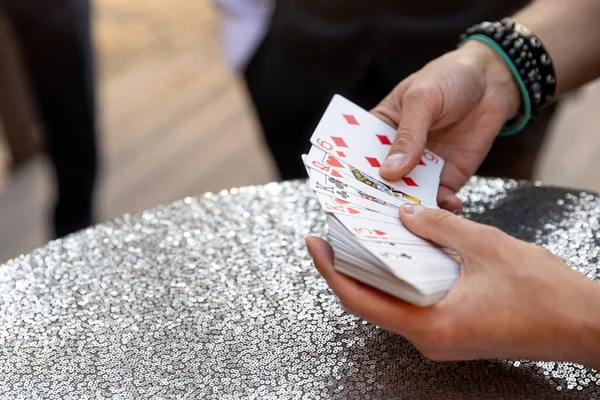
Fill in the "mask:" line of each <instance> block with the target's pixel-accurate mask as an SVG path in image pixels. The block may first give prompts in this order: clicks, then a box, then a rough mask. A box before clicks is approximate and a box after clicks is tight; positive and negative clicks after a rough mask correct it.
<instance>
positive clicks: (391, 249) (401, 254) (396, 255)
mask: <svg viewBox="0 0 600 400" xmlns="http://www.w3.org/2000/svg"><path fill="white" fill-rule="evenodd" d="M361 244H362V245H363V246H364V248H365V249H367V250H369V252H370V253H371V254H373V255H374V256H375V257H377V258H379V259H381V260H382V261H383V262H384V263H386V264H387V265H390V264H392V263H399V264H402V263H405V264H406V265H411V266H415V265H422V266H423V267H427V266H429V265H437V266H440V267H441V268H444V267H445V266H456V265H458V263H457V262H456V260H454V259H453V258H452V257H450V256H449V255H448V254H446V253H444V251H443V250H441V249H439V248H437V247H433V246H431V247H420V246H410V245H404V244H399V245H395V244H391V243H378V242H374V241H361Z"/></svg>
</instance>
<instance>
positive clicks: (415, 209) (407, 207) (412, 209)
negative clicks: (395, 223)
mask: <svg viewBox="0 0 600 400" xmlns="http://www.w3.org/2000/svg"><path fill="white" fill-rule="evenodd" d="M400 208H402V211H404V212H405V213H406V214H411V215H417V214H418V213H420V212H421V211H423V210H424V209H425V207H423V206H422V205H419V204H404V205H402V206H401V207H400Z"/></svg>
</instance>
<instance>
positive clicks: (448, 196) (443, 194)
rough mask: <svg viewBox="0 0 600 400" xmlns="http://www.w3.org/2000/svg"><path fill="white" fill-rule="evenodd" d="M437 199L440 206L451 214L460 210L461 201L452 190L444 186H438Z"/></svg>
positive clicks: (458, 212)
mask: <svg viewBox="0 0 600 400" xmlns="http://www.w3.org/2000/svg"><path fill="white" fill-rule="evenodd" d="M437 201H438V204H439V206H440V208H442V209H444V210H448V211H450V212H451V213H452V214H456V215H458V214H460V212H461V211H462V207H463V204H462V201H460V199H459V198H458V197H456V193H455V191H454V190H452V189H450V188H448V187H446V186H440V188H439V189H438V195H437Z"/></svg>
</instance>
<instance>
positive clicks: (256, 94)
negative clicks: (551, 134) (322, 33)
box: [244, 12, 554, 180]
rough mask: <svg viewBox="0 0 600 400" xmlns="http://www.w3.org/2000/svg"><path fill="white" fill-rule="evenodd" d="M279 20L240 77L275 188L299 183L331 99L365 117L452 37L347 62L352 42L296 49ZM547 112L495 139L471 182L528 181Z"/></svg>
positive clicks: (299, 39) (298, 39)
mask: <svg viewBox="0 0 600 400" xmlns="http://www.w3.org/2000/svg"><path fill="white" fill-rule="evenodd" d="M285 18H286V17H285V16H283V17H281V16H279V15H278V14H277V12H276V13H275V17H274V22H273V24H274V26H275V28H272V29H271V31H270V32H269V33H268V34H267V36H266V38H265V39H264V41H263V43H262V44H261V45H260V47H259V48H258V50H257V52H256V54H255V55H254V57H253V58H252V59H251V61H250V63H249V64H248V66H247V67H246V69H245V71H244V77H245V80H246V84H247V87H248V91H249V93H250V97H251V98H252V101H253V103H254V107H255V110H256V113H257V116H258V118H259V120H260V123H261V125H262V128H263V134H264V138H265V141H266V143H267V146H268V147H269V149H270V151H271V153H272V155H273V158H274V159H275V162H276V165H277V167H278V170H279V173H280V176H281V179H283V180H287V179H297V178H304V177H306V170H305V168H304V166H303V164H302V161H301V159H300V155H301V154H302V153H304V152H307V151H308V149H309V148H310V142H309V139H310V136H311V134H312V132H313V130H314V129H315V127H316V126H317V123H318V122H319V119H320V117H321V115H322V113H323V112H324V111H325V108H326V107H327V104H328V103H329V101H330V100H331V97H332V96H333V95H334V94H335V93H339V94H341V95H343V96H345V97H347V98H348V99H350V100H352V101H353V102H355V103H357V104H358V105H360V106H361V107H363V108H365V109H370V108H372V107H374V106H375V105H376V104H377V103H378V102H379V101H380V100H381V99H383V98H384V97H385V95H387V94H388V93H389V92H390V91H391V90H392V89H393V88H394V86H395V85H396V84H398V83H399V82H400V81H401V80H402V79H404V78H405V77H407V76H408V75H410V74H411V73H413V72H415V71H417V70H418V69H419V68H420V67H422V66H423V65H425V64H426V63H427V62H428V61H429V60H431V59H433V58H435V57H437V56H439V55H442V54H443V53H444V52H445V51H448V50H451V49H452V48H453V46H455V42H456V41H455V39H454V38H455V37H458V33H457V34H455V35H446V37H444V36H442V37H435V36H432V37H431V38H427V40H422V44H421V43H418V42H417V43H416V44H415V43H414V41H406V40H397V41H395V42H394V43H395V44H394V43H392V44H394V45H395V48H393V49H392V48H389V49H383V50H382V51H381V54H383V56H382V57H381V59H384V61H380V60H379V59H378V57H377V56H373V55H368V54H367V55H365V56H360V57H358V56H357V57H355V58H354V59H353V58H350V57H352V54H353V51H354V53H359V55H360V50H354V49H353V47H352V46H353V45H355V48H357V49H360V47H359V45H360V39H359V38H358V36H357V39H356V40H355V41H354V43H353V42H352V41H348V43H349V44H348V46H349V47H348V48H347V49H345V48H343V45H344V44H340V43H337V44H335V45H331V46H328V45H327V44H325V45H322V43H323V41H321V42H319V41H317V40H316V39H315V38H314V37H313V38H311V39H312V40H313V42H312V43H310V42H309V43H308V44H304V43H303V41H305V39H303V36H302V35H300V34H296V33H295V32H293V33H289V31H290V29H291V28H289V26H290V25H289V24H288V21H286V20H285ZM280 27H283V28H280ZM459 29H462V28H459ZM457 32H460V31H457ZM448 38H449V39H448ZM306 41H308V40H306ZM390 42H393V41H390ZM446 42H447V43H446ZM325 43H327V42H325ZM376 44H377V42H376V41H375V42H373V43H371V45H370V47H373V45H376ZM402 46H405V47H402ZM366 47H369V46H366ZM417 51H420V52H417ZM303 52H305V53H303ZM398 53H399V54H400V55H402V58H398V60H395V59H391V60H390V58H388V59H385V55H386V54H391V55H394V54H398ZM348 54H350V56H347V55H348ZM383 64H385V66H384V65H383ZM553 112H554V109H553V108H552V109H549V110H546V111H545V112H544V113H542V115H540V116H539V117H538V118H537V119H536V120H535V121H534V122H533V123H532V124H531V125H529V126H528V127H527V128H526V129H525V130H524V131H522V132H520V133H518V134H516V135H514V136H510V137H499V138H498V139H497V140H496V142H495V143H494V145H493V147H492V149H491V151H490V153H489V154H488V157H487V158H486V160H485V161H484V163H483V164H482V165H481V167H480V169H479V171H478V172H477V174H478V175H482V176H495V177H508V178H514V179H531V178H532V175H533V171H534V167H535V161H536V157H537V155H538V153H539V151H540V148H541V146H542V143H543V140H544V137H545V135H546V131H547V127H548V124H549V122H550V119H551V116H552V114H553ZM473 134H474V135H476V134H477V132H473Z"/></svg>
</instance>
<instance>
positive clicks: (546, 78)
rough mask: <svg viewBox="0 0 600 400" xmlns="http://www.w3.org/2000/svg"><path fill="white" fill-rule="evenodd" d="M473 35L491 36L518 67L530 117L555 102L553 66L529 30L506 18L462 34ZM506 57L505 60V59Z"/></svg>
mask: <svg viewBox="0 0 600 400" xmlns="http://www.w3.org/2000/svg"><path fill="white" fill-rule="evenodd" d="M473 35H481V36H483V37H487V38H489V39H491V40H492V41H493V42H494V43H496V44H497V45H498V46H499V49H500V51H501V52H500V51H498V48H494V50H495V51H496V52H498V54H500V55H501V56H502V54H504V55H505V56H508V58H509V60H510V61H511V62H510V64H512V65H513V66H514V67H515V69H516V70H517V72H518V75H519V77H520V81H521V82H523V84H524V85H525V88H526V92H527V94H528V96H527V97H528V98H529V101H530V105H531V119H533V118H534V117H535V116H536V115H538V114H539V112H540V111H541V110H542V109H543V108H544V107H546V106H548V105H549V104H550V103H551V102H552V100H553V99H554V95H555V93H556V74H555V72H554V66H553V64H552V60H551V59H550V56H549V55H548V52H547V51H546V49H545V48H544V46H543V45H542V42H541V41H540V40H539V39H538V38H537V37H536V36H534V35H533V33H532V32H531V31H530V30H529V29H527V28H526V27H524V26H523V25H520V24H517V23H515V22H514V21H513V20H512V19H510V18H504V19H502V20H501V21H500V22H483V23H481V24H478V25H473V26H471V27H470V28H468V29H467V30H466V32H465V33H464V34H462V35H461V37H460V38H461V42H464V41H465V40H466V39H467V38H469V37H471V36H473ZM480 41H483V40H480ZM487 44H488V45H489V43H487ZM490 47H491V45H490ZM501 53H502V54H501ZM503 60H504V61H505V62H506V59H504V58H503ZM508 64H509V63H507V65H508ZM511 71H512V70H511ZM513 75H514V71H513ZM515 79H517V77H516V76H515ZM517 82H519V79H517ZM521 90H522V88H521ZM523 106H524V105H523ZM521 114H523V111H522V112H521Z"/></svg>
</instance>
